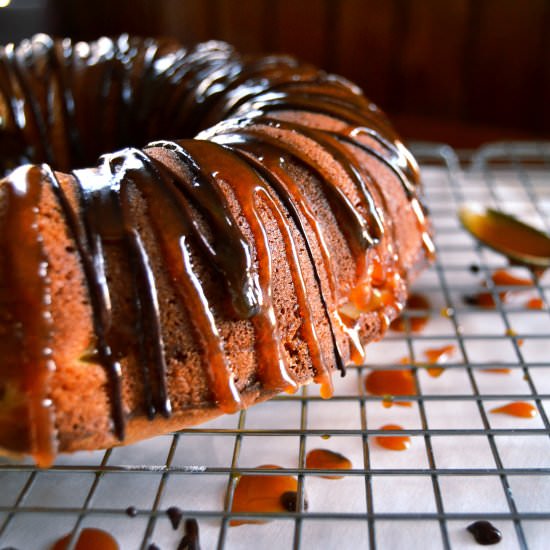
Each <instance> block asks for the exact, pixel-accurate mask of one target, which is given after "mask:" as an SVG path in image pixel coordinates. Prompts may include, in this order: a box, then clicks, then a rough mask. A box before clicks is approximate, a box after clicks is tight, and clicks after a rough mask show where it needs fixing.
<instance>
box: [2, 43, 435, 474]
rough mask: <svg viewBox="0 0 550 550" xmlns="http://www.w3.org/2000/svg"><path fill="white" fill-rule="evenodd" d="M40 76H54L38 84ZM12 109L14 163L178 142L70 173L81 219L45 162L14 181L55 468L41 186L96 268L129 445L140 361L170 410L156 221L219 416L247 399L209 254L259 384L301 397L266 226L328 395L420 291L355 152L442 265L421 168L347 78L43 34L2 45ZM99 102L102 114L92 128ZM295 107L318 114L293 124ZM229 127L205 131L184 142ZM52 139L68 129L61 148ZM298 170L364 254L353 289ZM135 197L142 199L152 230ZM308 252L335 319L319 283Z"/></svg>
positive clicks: (222, 50)
mask: <svg viewBox="0 0 550 550" xmlns="http://www.w3.org/2000/svg"><path fill="white" fill-rule="evenodd" d="M41 78H45V79H46V80H47V84H45V85H42V87H41V86H40V85H39V84H38V82H39V81H40V79H41ZM48 79H49V80H48ZM31 90H32V92H31ZM48 93H49V94H50V95H49V96H48ZM46 97H48V98H49V101H45V98H46ZM0 107H2V108H3V112H4V113H5V116H4V118H3V119H2V125H1V128H0V145H2V147H3V150H5V151H6V154H5V156H4V161H3V168H4V169H9V168H10V167H11V166H14V165H17V164H19V163H21V162H22V161H25V160H27V161H32V162H49V163H50V164H53V165H54V166H55V168H56V169H62V170H64V171H69V169H71V168H74V167H75V166H82V165H85V164H86V163H89V162H90V159H93V158H97V156H98V155H99V153H101V150H99V149H98V147H100V146H101V147H105V148H106V149H107V150H109V149H111V150H112V149H115V148H118V147H121V146H131V145H134V144H136V142H139V143H141V144H142V143H147V142H148V141H151V140H152V139H155V138H158V136H160V135H162V137H163V138H164V139H163V140H162V141H155V142H152V143H150V145H149V146H147V147H146V148H144V149H141V150H140V149H136V148H133V147H128V148H126V149H123V150H121V151H119V152H117V153H112V154H108V155H103V156H102V157H101V158H100V160H99V163H98V164H97V167H96V168H87V169H75V170H74V171H72V172H71V175H72V179H71V181H72V182H73V183H72V184H71V185H74V187H75V192H76V194H77V197H78V201H77V202H78V204H77V205H76V207H75V205H74V204H73V203H71V201H70V200H69V197H68V196H67V189H66V186H67V184H62V182H61V181H60V176H59V174H58V173H55V172H53V170H52V169H51V168H50V167H49V166H47V165H41V166H37V165H29V166H26V167H22V168H19V169H18V170H16V171H15V172H13V173H12V174H10V175H9V176H8V177H7V179H6V180H5V182H7V183H6V189H7V194H8V201H7V205H8V206H7V208H8V216H7V218H6V226H5V227H3V228H2V232H1V236H0V238H1V251H0V252H1V253H2V254H3V255H5V256H6V257H9V258H11V261H12V263H13V265H14V266H16V267H17V269H14V271H13V272H14V273H17V280H15V277H14V280H13V281H11V280H10V282H9V284H10V286H11V288H13V289H16V292H14V295H17V296H22V297H23V298H24V300H20V301H18V302H15V301H13V303H11V305H10V309H9V314H10V315H11V316H12V317H13V322H12V323H11V326H12V327H13V330H14V331H17V338H18V341H19V342H20V344H21V345H20V350H24V352H23V351H21V353H25V354H26V357H25V358H24V361H23V364H24V365H25V368H26V369H27V370H28V372H26V374H25V380H26V381H27V382H28V384H29V393H30V395H31V397H32V398H31V405H30V411H29V413H30V414H31V417H32V418H33V425H34V426H36V433H35V434H33V436H32V437H33V444H32V449H33V453H34V455H35V456H36V457H37V458H38V459H39V460H40V461H42V462H43V463H48V462H49V461H51V460H52V459H53V456H54V454H55V446H56V442H55V430H54V423H53V413H52V407H51V401H50V398H49V382H48V380H49V376H50V373H51V371H52V369H53V368H54V364H53V361H52V357H51V354H52V352H51V349H50V346H49V342H50V340H51V337H52V330H53V328H52V323H51V315H50V314H49V308H48V305H49V302H50V296H49V284H48V258H47V255H46V250H45V247H44V246H43V245H42V243H41V235H40V230H39V228H38V227H37V219H38V218H39V216H40V215H41V213H40V212H39V209H38V207H39V201H40V194H41V188H42V187H41V186H43V185H49V186H50V187H51V190H53V193H54V196H55V198H56V200H57V202H58V205H59V209H60V212H61V214H62V216H63V218H64V221H65V224H66V227H67V230H68V233H69V235H70V237H71V238H72V240H73V241H74V243H75V248H76V252H77V254H78V257H79V259H80V262H81V265H82V271H83V274H84V276H85V281H86V285H87V290H88V295H89V302H90V306H91V310H92V316H93V329H94V334H95V341H94V342H93V348H94V350H93V352H92V353H91V354H88V357H87V361H89V362H92V363H96V364H100V365H102V366H103V368H104V370H105V373H106V376H107V380H108V385H109V402H110V407H111V418H112V424H113V432H114V433H115V434H116V437H117V438H118V439H119V440H124V438H125V424H126V422H127V419H128V417H129V416H130V415H131V414H132V411H130V410H128V409H127V406H126V403H125V401H124V395H123V381H124V380H123V379H124V376H125V374H124V361H125V358H126V357H128V356H132V357H135V358H137V361H138V363H139V369H140V376H141V386H140V387H142V388H143V389H142V404H141V406H142V408H143V410H144V411H145V413H146V415H147V416H148V418H150V419H152V418H154V417H155V416H156V415H161V416H164V417H170V415H171V414H172V409H173V402H172V401H173V399H174V396H171V395H170V392H169V384H168V376H169V370H170V367H169V363H168V359H167V350H166V342H165V339H164V335H163V326H162V304H161V301H160V296H159V289H158V281H157V278H156V274H155V273H156V271H155V269H156V268H155V266H154V265H153V264H154V262H153V256H152V253H151V250H150V246H151V245H150V243H149V241H148V239H147V238H145V236H144V229H143V224H144V223H145V224H146V225H147V227H149V228H150V229H151V232H152V234H153V236H154V241H155V243H154V246H155V247H156V250H155V254H156V255H158V254H160V257H161V259H162V262H163V269H164V270H165V271H166V273H167V274H168V277H169V279H170V281H171V283H172V284H173V287H174V289H175V290H176V294H177V297H178V299H179V300H180V301H181V303H182V304H185V308H186V309H187V311H188V312H189V316H190V320H191V326H192V332H193V337H194V339H195V341H196V342H197V343H198V345H199V347H200V350H201V357H202V365H203V369H204V372H205V373H206V377H207V379H208V382H209V388H210V391H211V401H212V403H214V404H215V405H216V406H217V407H219V408H220V409H221V410H223V411H224V412H235V411H237V410H239V409H240V408H242V407H243V400H242V398H241V395H240V393H239V389H238V380H236V377H235V372H236V369H235V368H234V365H232V364H231V360H230V354H229V353H228V352H227V350H226V349H225V343H224V338H223V337H222V335H221V332H220V327H219V323H218V315H220V312H219V309H220V308H219V304H218V303H217V302H215V301H214V300H213V298H212V296H210V295H209V294H208V292H207V291H206V289H205V286H204V285H203V283H202V281H201V277H200V273H199V271H200V266H198V265H197V261H196V259H195V258H196V256H197V255H198V256H200V258H201V262H203V261H204V263H205V264H206V265H207V267H208V269H211V270H212V271H213V273H215V275H216V278H217V280H219V281H220V285H221V286H222V287H223V292H222V294H223V295H225V296H228V297H229V299H228V300H227V304H225V306H226V307H224V310H223V314H222V315H223V316H225V317H227V318H231V319H240V320H249V321H250V322H251V324H252V327H253V330H254V333H255V340H254V341H255V348H256V349H255V352H256V356H257V362H258V365H259V366H258V381H259V383H260V384H261V386H262V387H263V388H265V389H267V390H269V391H272V392H279V391H288V392H293V391H295V390H296V389H297V388H298V387H299V385H300V384H301V383H303V380H302V379H300V378H299V377H298V376H297V374H296V372H295V371H294V370H293V365H292V364H291V358H290V355H289V352H288V350H287V349H286V348H285V344H284V342H283V340H282V336H281V327H279V326H278V322H277V315H276V312H275V306H274V298H273V288H272V279H273V269H274V267H273V266H274V258H273V253H272V251H271V249H270V242H269V238H268V227H267V221H266V218H269V220H270V222H271V223H272V225H274V227H276V231H277V232H278V234H279V235H280V238H281V242H282V247H283V249H284V255H285V257H286V260H287V262H288V273H289V275H290V280H291V282H292V285H293V287H294V293H295V296H296V302H297V306H296V308H297V314H296V315H297V318H298V319H299V320H300V324H299V328H298V330H299V334H300V337H301V339H302V340H303V341H304V342H305V344H306V347H307V352H308V355H309V360H310V362H311V367H312V373H313V374H312V377H313V379H314V380H315V381H316V382H317V383H319V384H320V385H321V390H320V391H321V395H322V396H323V397H329V396H330V395H331V394H332V381H331V371H332V370H333V369H334V368H335V367H336V368H339V369H340V370H341V371H342V373H344V362H345V361H347V358H348V357H349V356H350V353H351V357H352V360H355V361H356V362H361V361H362V360H363V357H364V352H363V347H362V342H361V339H360V336H359V334H360V330H361V318H362V316H363V315H364V314H375V315H376V316H377V318H378V320H379V323H380V326H381V327H382V329H385V328H387V326H388V325H389V323H390V321H391V320H392V319H393V318H394V317H395V316H396V315H397V314H398V313H399V311H401V309H402V307H403V301H404V298H405V294H406V292H405V291H406V283H405V281H404V278H405V275H406V274H405V273H404V272H403V269H402V266H401V265H400V264H399V262H398V258H397V254H396V250H395V247H396V246H397V243H396V240H397V239H396V236H395V233H394V232H395V227H393V224H392V223H390V222H389V221H388V220H387V219H385V211H386V210H387V207H388V205H387V203H386V198H385V195H384V193H383V192H382V186H383V185H384V183H383V182H378V181H377V179H376V178H375V177H374V175H373V174H372V173H371V172H370V169H369V167H368V166H367V164H368V163H364V162H362V160H361V158H362V157H361V155H362V156H365V157H366V158H368V159H369V162H372V163H374V164H375V165H376V166H379V167H380V169H381V170H383V171H384V173H387V174H388V177H389V175H391V177H392V178H393V179H396V180H397V181H398V182H399V183H400V185H401V188H402V192H403V193H404V195H405V196H406V197H407V199H408V201H409V206H410V212H411V215H412V216H414V219H416V221H417V225H418V229H419V231H420V234H421V235H422V239H423V242H424V252H425V255H426V256H428V257H429V256H430V255H431V254H432V253H433V244H432V243H431V239H430V235H429V228H428V225H427V221H426V218H425V212H424V209H423V207H422V205H421V203H420V202H419V199H418V196H417V186H416V183H417V181H418V172H417V168H416V164H415V163H414V160H413V159H412V157H410V155H409V154H408V152H407V151H406V150H405V148H404V147H403V146H402V145H401V144H400V142H399V141H398V140H397V138H396V137H395V135H394V133H393V130H392V129H391V127H390V126H389V123H388V122H387V120H386V119H385V117H384V116H383V114H382V113H380V111H378V109H377V108H376V107H374V106H373V105H372V104H371V103H370V102H368V101H367V100H366V99H365V98H364V97H363V96H362V94H361V92H360V91H359V90H358V89H357V88H356V87H355V86H353V85H351V84H350V83H348V82H347V81H345V80H344V79H340V78H338V77H334V76H331V75H326V74H325V73H324V72H322V71H318V70H317V69H315V68H313V67H311V66H310V65H307V64H302V63H300V62H298V61H296V60H294V59H292V58H289V57H284V56H272V57H267V58H261V59H257V58H251V59H247V58H241V57H239V56H238V55H237V54H236V53H235V52H234V51H233V50H232V49H231V48H230V47H229V46H227V45H225V44H223V43H218V42H210V43H206V44H202V45H198V46H196V47H195V48H193V49H190V50H185V49H182V48H180V47H179V46H177V45H176V44H174V43H172V42H169V41H168V42H155V41H153V40H141V39H136V38H129V37H127V36H122V37H120V38H119V39H118V40H115V41H112V40H110V39H100V40H99V41H97V42H94V43H91V44H85V43H76V44H73V43H71V41H70V40H63V41H53V40H51V39H50V38H48V37H45V36H43V35H40V36H37V37H35V38H34V39H32V40H31V41H24V42H23V43H22V44H21V45H20V46H18V47H17V48H15V47H13V46H7V47H5V48H3V49H2V50H0ZM87 110H90V111H92V112H93V111H94V110H96V111H97V112H96V115H94V116H85V114H84V113H85V112H86V111H87ZM289 112H290V113H291V114H299V115H300V116H301V115H303V117H304V119H303V120H302V119H301V118H297V117H291V118H288V116H286V115H288V113H289ZM152 113H155V114H156V116H155V117H153V116H152ZM285 113H286V115H285ZM285 116H286V118H285ZM231 117H232V118H231ZM220 120H221V121H222V122H220V123H219V124H217V125H216V126H214V127H212V128H210V129H208V130H206V131H204V132H203V133H201V134H200V135H199V136H198V137H199V139H194V140H193V139H179V138H182V137H191V136H193V135H194V133H195V132H196V131H197V130H199V129H201V128H205V127H206V126H208V125H209V124H210V123H212V122H218V121H220ZM327 120H328V121H330V123H329V122H327ZM54 134H55V135H56V136H61V137H58V138H57V139H53V136H54ZM174 138H177V139H176V140H174ZM132 140H133V141H132ZM327 159H329V160H327ZM90 163H91V162H90ZM296 170H300V171H302V172H304V173H305V174H307V175H308V177H310V178H311V179H313V180H315V181H317V182H318V183H317V185H318V187H319V188H318V190H316V193H318V194H319V195H320V196H322V198H323V200H324V201H326V203H327V204H328V206H329V208H330V210H331V215H333V216H334V219H335V223H336V224H337V226H338V230H339V232H340V233H341V234H342V237H343V239H344V241H345V244H346V245H347V246H348V248H349V250H350V251H351V253H352V254H353V257H354V258H355V261H356V265H355V275H354V281H352V283H351V284H346V285H344V286H342V285H341V284H340V283H339V281H338V277H336V276H335V274H334V273H335V270H336V268H337V265H336V261H337V260H336V259H335V258H336V257H337V256H336V254H335V253H334V252H333V251H332V250H331V248H330V245H329V239H328V236H327V235H328V233H329V228H327V227H325V225H324V224H323V223H322V222H321V221H320V220H319V219H318V216H317V215H316V211H315V209H316V206H315V204H314V201H313V199H312V197H311V196H310V195H309V194H308V191H307V190H306V189H304V186H303V185H302V183H301V182H300V181H297V180H296V178H295V176H294V175H293V173H294V171H296ZM228 189H229V190H230V192H228ZM309 193H311V192H309ZM229 195H230V196H229ZM136 196H137V197H139V198H140V200H142V201H143V203H144V204H145V206H144V210H145V220H143V212H142V211H139V212H138V211H137V209H136V199H135V198H136ZM140 204H141V203H140ZM237 210H238V212H237ZM243 226H246V227H247V228H248V233H246V232H245V231H244V230H243ZM330 229H332V228H330ZM332 230H333V229H332ZM245 233H246V234H245ZM247 235H248V236H247ZM23 245H24V246H23ZM304 246H305V254H306V258H307V259H308V260H309V263H310V264H311V267H307V269H308V270H309V269H310V270H312V276H313V280H314V284H315V286H316V287H317V288H316V289H315V291H316V292H317V293H318V295H319V300H320V302H321V304H322V315H323V317H324V318H323V319H322V320H319V318H318V317H316V313H315V310H314V307H313V305H312V298H311V293H312V289H311V288H308V283H307V282H306V281H307V278H308V275H307V273H309V271H308V272H307V273H306V266H304V260H303V257H304V256H303V248H304ZM112 254H114V255H115V256H116V257H117V258H118V259H119V261H120V262H122V263H123V264H124V265H126V266H128V269H127V270H126V271H127V273H124V274H122V275H120V274H119V273H118V272H116V270H114V269H113V267H112V266H111V265H110V263H109V262H110V259H109V258H110V257H111V256H110V255H112ZM155 258H156V256H155ZM301 258H302V259H301ZM199 263H200V262H199ZM118 276H122V277H124V278H125V279H124V283H125V284H126V290H127V294H128V300H129V303H130V305H129V306H128V308H127V311H126V310H125V313H124V315H125V318H124V319H123V321H124V326H125V330H121V329H120V327H119V326H117V323H116V322H115V315H114V308H115V309H116V304H115V300H114V296H113V295H112V294H113V289H112V286H113V277H118ZM0 290H1V289H0ZM3 294H5V291H2V295H1V296H0V297H1V298H2V299H4V296H3ZM31 312H32V314H31ZM37 312H38V314H37ZM319 323H325V324H326V326H327V327H328V330H329V331H330V337H331V344H332V351H330V350H329V349H327V347H326V346H325V347H324V346H323V345H322V342H321V340H322V337H321V332H320V330H321V329H320V328H319ZM21 327H23V328H21ZM346 346H349V347H350V349H347V347H346ZM407 393H413V392H407Z"/></svg>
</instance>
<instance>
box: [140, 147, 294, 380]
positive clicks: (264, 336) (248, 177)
mask: <svg viewBox="0 0 550 550" xmlns="http://www.w3.org/2000/svg"><path fill="white" fill-rule="evenodd" d="M154 146H159V147H162V148H164V149H165V150H167V151H171V152H173V153H174V154H176V155H177V151H178V150H179V149H180V146H179V145H178V144H176V143H174V142H157V143H154V144H152V145H151V147H154ZM186 146H187V148H188V150H189V151H190V152H192V153H193V154H194V155H195V158H197V159H198V160H199V163H200V164H201V166H202V170H204V171H205V172H210V173H216V176H215V177H216V179H219V180H220V181H225V182H227V183H228V184H229V185H230V186H231V188H232V191H233V193H235V196H236V198H237V200H238V201H239V205H240V207H241V208H242V209H243V212H244V215H245V217H246V219H247V220H248V222H249V223H250V227H251V230H252V233H253V236H254V243H255V246H256V248H257V254H256V256H257V259H258V283H259V286H260V289H261V296H262V300H261V301H260V312H259V314H258V315H256V316H254V317H253V318H252V321H253V323H254V327H255V329H256V331H257V334H258V338H257V344H256V351H257V353H258V355H259V357H260V360H259V361H258V364H259V365H260V378H261V380H262V382H263V384H264V386H265V387H267V388H269V389H273V390H278V391H283V390H285V391H288V390H295V389H296V388H297V385H296V382H295V381H294V379H293V375H292V373H291V371H290V369H289V365H288V361H287V359H286V355H285V353H284V352H283V349H282V344H281V339H280V335H279V329H278V327H277V323H276V320H275V311H274V309H273V296H272V288H271V278H272V255H271V250H270V248H269V243H268V239H267V234H266V230H265V227H264V224H263V223H262V220H261V217H260V214H259V212H258V210H257V207H256V200H257V198H258V197H259V196H260V195H262V194H263V193H269V191H268V189H267V186H266V185H265V182H264V181H263V180H262V179H261V178H260V177H259V176H258V175H257V174H256V173H254V172H253V171H252V170H251V169H250V168H249V167H248V165H246V164H245V163H244V162H242V161H241V160H239V159H238V158H236V157H235V155H233V154H231V152H230V151H229V150H227V149H225V148H223V147H219V146H217V145H215V144H213V143H210V142H207V141H201V142H199V141H197V142H187V143H186ZM270 201H271V199H270ZM272 204H273V203H272Z"/></svg>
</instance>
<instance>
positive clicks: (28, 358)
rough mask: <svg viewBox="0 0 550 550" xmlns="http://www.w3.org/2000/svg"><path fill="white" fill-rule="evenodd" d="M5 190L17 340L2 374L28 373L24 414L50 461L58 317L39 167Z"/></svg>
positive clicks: (5, 240)
mask: <svg viewBox="0 0 550 550" xmlns="http://www.w3.org/2000/svg"><path fill="white" fill-rule="evenodd" d="M6 194H7V197H6V200H7V215H6V220H5V224H6V225H5V227H3V228H2V230H1V231H0V242H1V245H2V249H3V251H4V254H5V256H4V258H5V261H6V265H9V269H6V270H5V276H6V278H7V281H6V283H7V286H6V289H7V288H9V289H10V291H9V295H8V294H7V293H6V291H5V290H4V289H1V290H2V295H1V299H2V305H3V306H4V307H5V308H6V310H7V318H8V319H10V324H11V325H12V327H13V330H14V332H15V334H16V335H17V344H18V345H17V349H13V350H4V349H3V347H4V346H3V345H0V350H2V351H3V353H2V363H3V365H2V369H1V370H2V374H3V376H2V378H4V377H5V378H6V379H10V378H12V377H14V373H15V370H19V369H22V372H23V375H22V376H20V377H17V378H20V380H21V382H20V385H21V387H20V388H19V390H20V391H21V393H24V394H26V396H27V397H28V405H27V406H26V407H25V408H26V410H25V414H26V415H28V418H29V426H31V432H30V435H29V437H30V441H29V450H30V452H31V453H32V454H33V456H34V457H35V460H36V462H37V463H38V464H39V465H41V466H49V465H50V464H51V463H52V462H53V460H54V458H55V453H56V442H55V438H54V433H55V432H54V419H53V415H54V413H53V407H52V402H51V399H50V395H49V391H50V378H51V374H52V372H53V371H54V370H55V363H54V361H53V351H52V349H51V347H50V346H51V333H52V328H53V327H52V325H53V319H52V314H51V311H50V307H49V306H50V303H51V295H50V279H49V271H48V259H47V256H46V252H45V250H44V247H43V242H42V236H41V234H40V228H39V226H38V207H39V204H40V197H41V194H42V172H41V170H40V167H38V166H33V167H29V168H25V167H22V168H19V169H17V170H16V171H14V172H13V173H12V175H11V178H10V179H9V180H8V185H7V187H6ZM15 236H17V238H15ZM13 297H16V299H13ZM10 298H11V299H10ZM6 344H7V342H6ZM14 355H15V356H14ZM10 375H11V376H10ZM14 378H15V377H14ZM17 378H15V379H17Z"/></svg>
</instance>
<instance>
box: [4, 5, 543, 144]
mask: <svg viewBox="0 0 550 550" xmlns="http://www.w3.org/2000/svg"><path fill="white" fill-rule="evenodd" d="M19 1H27V2H28V1H29V0H19ZM35 1H36V0H35ZM17 2H18V0H12V3H13V5H14V6H15V5H17ZM48 8H49V10H48V13H49V17H48V18H45V19H44V29H45V30H47V31H50V32H54V33H56V34H58V35H66V36H71V37H73V38H78V39H91V38H95V37H97V36H99V35H102V34H107V35H115V34H118V33H121V32H130V33H136V34H140V35H150V36H159V35H169V36H173V37H175V38H177V39H179V40H181V41H183V42H184V43H187V44H191V43H195V42H198V41H201V40H207V39H211V38H216V39H222V40H227V41H229V42H231V43H232V44H234V45H235V46H236V48H237V49H239V50H240V51H242V52H246V53H262V52H273V51H279V52H288V53H291V54H294V55H297V56H299V57H301V58H303V59H306V60H308V61H311V62H313V63H315V64H316V65H319V66H321V67H324V68H326V69H327V70H329V71H332V72H336V73H339V74H342V75H344V76H346V77H348V78H350V79H351V80H353V81H354V82H357V83H358V84H359V85H360V86H361V87H362V88H363V89H364V90H365V93H366V94H367V95H368V96H369V97H370V98H371V99H373V100H374V101H375V102H377V103H378V104H379V105H381V106H382V108H384V109H385V110H386V111H388V112H389V113H390V115H391V116H392V117H393V118H394V120H395V121H396V123H397V126H398V128H400V129H401V131H402V132H403V133H404V134H405V135H406V136H407V137H410V138H426V137H427V138H430V139H433V138H436V139H440V140H446V141H450V142H451V143H453V140H454V143H453V144H460V145H461V144H464V143H466V144H467V145H469V146H474V145H475V144H476V143H477V142H480V141H482V140H483V139H484V138H485V137H487V136H493V135H496V136H499V137H502V138H503V139H504V138H523V137H527V138H537V137H539V138H540V137H542V138H548V137H550V0H523V1H522V0H156V1H153V0H118V1H117V2H115V1H113V0H94V2H93V3H82V2H75V1H74V0H49V1H48ZM3 15H4V14H3V13H2V11H0V30H2V16H3ZM35 27H36V24H35ZM35 27H33V31H34V30H35ZM6 33H8V34H9V30H6V31H5V32H4V35H6Z"/></svg>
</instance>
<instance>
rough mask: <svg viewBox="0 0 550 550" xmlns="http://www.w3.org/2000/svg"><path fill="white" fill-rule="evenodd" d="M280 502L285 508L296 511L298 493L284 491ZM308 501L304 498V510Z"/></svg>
mask: <svg viewBox="0 0 550 550" xmlns="http://www.w3.org/2000/svg"><path fill="white" fill-rule="evenodd" d="M281 504H282V505H283V508H284V509H285V510H288V511H289V512H296V509H297V508H298V493H297V492H296V491H286V492H284V493H283V494H282V495H281ZM307 508H308V503H307V500H305V499H304V510H307Z"/></svg>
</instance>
